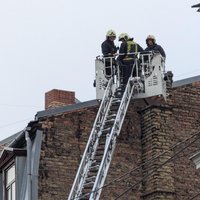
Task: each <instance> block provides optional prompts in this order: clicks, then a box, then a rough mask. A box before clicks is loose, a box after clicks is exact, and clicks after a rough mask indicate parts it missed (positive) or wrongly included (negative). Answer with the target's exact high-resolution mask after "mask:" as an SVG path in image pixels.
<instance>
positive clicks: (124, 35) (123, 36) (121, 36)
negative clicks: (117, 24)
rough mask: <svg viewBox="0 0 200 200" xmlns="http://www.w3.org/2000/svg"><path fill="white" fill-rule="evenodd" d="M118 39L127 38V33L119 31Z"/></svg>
mask: <svg viewBox="0 0 200 200" xmlns="http://www.w3.org/2000/svg"><path fill="white" fill-rule="evenodd" d="M118 39H119V41H121V40H122V39H124V40H128V39H129V35H128V34H127V33H121V34H120V35H119V38H118Z"/></svg>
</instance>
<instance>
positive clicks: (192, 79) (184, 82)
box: [172, 76, 200, 87]
mask: <svg viewBox="0 0 200 200" xmlns="http://www.w3.org/2000/svg"><path fill="white" fill-rule="evenodd" d="M199 81H200V76H194V77H190V78H186V79H182V80H178V81H175V82H173V84H172V87H180V86H183V85H188V84H191V83H194V82H199Z"/></svg>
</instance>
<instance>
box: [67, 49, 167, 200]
mask: <svg viewBox="0 0 200 200" xmlns="http://www.w3.org/2000/svg"><path fill="white" fill-rule="evenodd" d="M105 59H110V61H109V63H110V65H109V66H108V65H106V66H105V65H104V63H105ZM113 60H114V58H113V57H110V58H108V57H107V58H101V57H97V58H96V60H95V70H96V97H97V99H99V100H101V104H100V107H99V110H98V113H97V116H96V119H95V122H94V125H93V128H92V131H91V134H90V136H89V139H88V143H87V145H86V148H85V151H84V154H83V157H82V160H81V163H80V165H79V169H78V171H77V174H76V177H75V180H74V183H73V186H72V188H71V192H70V194H69V197H68V200H98V199H99V198H100V194H101V191H102V187H103V185H104V182H105V179H106V176H107V173H108V169H109V166H110V163H111V160H112V156H113V153H114V149H115V147H116V139H117V136H118V135H119V134H120V131H121V127H122V125H123V121H124V118H125V115H126V112H127V109H128V106H129V102H130V100H131V99H144V98H149V97H156V96H157V97H159V98H162V99H164V100H165V99H166V83H165V81H164V70H165V69H164V59H163V58H162V56H161V55H160V54H159V53H153V52H150V53H143V54H137V58H136V59H135V62H134V66H133V69H134V70H135V71H136V73H135V76H133V75H130V77H129V79H128V82H127V84H126V86H125V88H122V85H121V74H120V70H119V65H117V64H116V63H113ZM107 68H109V72H110V73H109V74H106V71H107Z"/></svg>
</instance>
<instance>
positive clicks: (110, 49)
mask: <svg viewBox="0 0 200 200" xmlns="http://www.w3.org/2000/svg"><path fill="white" fill-rule="evenodd" d="M115 39H116V33H115V31H114V30H112V29H110V30H108V32H107V33H106V40H105V41H104V42H103V43H102V44H101V50H102V53H103V56H104V58H105V68H106V75H107V76H111V68H112V66H111V65H115V58H114V57H115V56H116V55H117V47H116V46H115V44H114V41H115ZM106 57H108V58H107V59H106ZM112 57H113V58H112ZM111 61H112V62H111ZM111 63H112V64H111Z"/></svg>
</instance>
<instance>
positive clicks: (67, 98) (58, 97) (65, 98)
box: [45, 89, 75, 109]
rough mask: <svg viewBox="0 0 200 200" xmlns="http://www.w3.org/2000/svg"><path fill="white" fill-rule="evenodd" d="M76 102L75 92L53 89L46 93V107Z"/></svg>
mask: <svg viewBox="0 0 200 200" xmlns="http://www.w3.org/2000/svg"><path fill="white" fill-rule="evenodd" d="M71 104H75V92H72V91H65V90H58V89H53V90H51V91H49V92H46V93H45V109H51V108H57V107H61V106H66V105H71Z"/></svg>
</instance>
